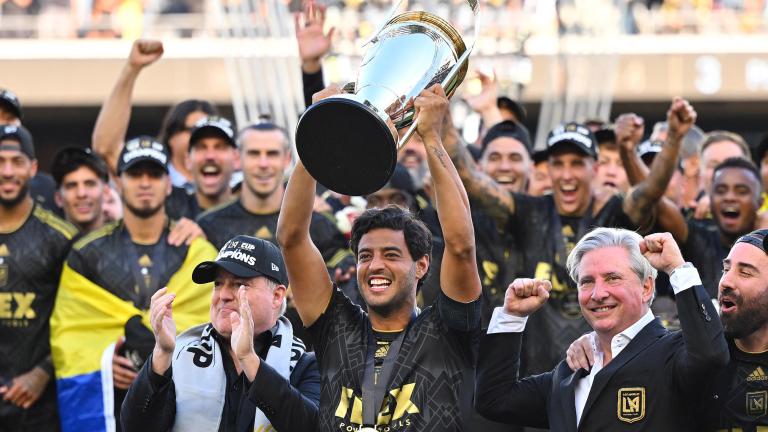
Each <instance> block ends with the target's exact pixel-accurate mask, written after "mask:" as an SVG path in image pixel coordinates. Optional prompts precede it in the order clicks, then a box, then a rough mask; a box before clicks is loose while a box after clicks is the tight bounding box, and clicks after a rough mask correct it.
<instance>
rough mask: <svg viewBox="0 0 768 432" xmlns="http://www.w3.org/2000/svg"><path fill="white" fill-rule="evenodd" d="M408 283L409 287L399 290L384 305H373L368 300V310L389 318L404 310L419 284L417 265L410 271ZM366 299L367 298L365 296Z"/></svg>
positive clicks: (407, 278)
mask: <svg viewBox="0 0 768 432" xmlns="http://www.w3.org/2000/svg"><path fill="white" fill-rule="evenodd" d="M405 281H406V283H408V284H409V285H408V287H407V288H404V289H400V290H398V291H397V292H396V293H395V295H394V296H393V297H392V298H391V299H390V300H389V301H388V302H386V303H384V304H377V305H372V304H370V303H369V302H368V301H367V300H366V303H368V309H369V310H371V311H373V312H375V313H376V315H379V316H381V317H389V316H392V315H393V314H395V313H396V312H398V311H399V310H400V309H402V308H403V305H405V304H407V303H408V302H409V300H410V298H411V293H412V292H413V291H414V287H415V286H416V284H417V283H418V281H417V280H416V265H415V264H414V265H413V266H411V270H410V271H408V276H407V277H406V279H405ZM363 298H365V296H363Z"/></svg>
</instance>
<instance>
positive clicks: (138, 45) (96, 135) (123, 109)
mask: <svg viewBox="0 0 768 432" xmlns="http://www.w3.org/2000/svg"><path fill="white" fill-rule="evenodd" d="M162 55H163V43H162V42H160V41H156V40H146V39H138V40H136V41H135V42H134V43H133V46H132V47H131V53H130V55H129V56H128V62H127V63H126V64H125V66H124V67H123V69H122V71H120V76H119V77H118V78H117V82H116V83H115V87H114V88H112V92H111V93H110V94H109V97H107V100H105V101H104V105H102V106H101V111H99V117H98V118H97V119H96V125H95V126H94V128H93V136H92V138H91V139H92V142H93V150H94V151H95V152H96V153H97V154H98V155H99V156H101V157H102V158H104V160H105V161H106V163H107V166H108V167H109V169H110V171H111V172H112V174H115V173H116V169H117V158H118V157H119V155H120V149H122V147H123V141H124V140H125V133H126V131H127V130H128V122H129V121H130V119H131V98H132V95H133V87H134V85H135V84H136V78H137V77H138V76H139V73H140V72H141V70H142V69H144V67H146V66H149V65H150V64H152V63H154V62H155V61H157V59H159V58H160V57H161V56H162Z"/></svg>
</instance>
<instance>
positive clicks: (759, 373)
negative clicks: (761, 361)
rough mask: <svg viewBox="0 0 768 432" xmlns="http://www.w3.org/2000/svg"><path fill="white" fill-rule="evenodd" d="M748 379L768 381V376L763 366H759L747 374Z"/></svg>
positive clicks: (750, 380) (749, 380)
mask: <svg viewBox="0 0 768 432" xmlns="http://www.w3.org/2000/svg"><path fill="white" fill-rule="evenodd" d="M747 381H748V382H753V381H768V376H766V375H765V372H764V371H763V368H762V367H760V366H758V367H757V369H755V370H753V371H752V373H751V374H749V376H747Z"/></svg>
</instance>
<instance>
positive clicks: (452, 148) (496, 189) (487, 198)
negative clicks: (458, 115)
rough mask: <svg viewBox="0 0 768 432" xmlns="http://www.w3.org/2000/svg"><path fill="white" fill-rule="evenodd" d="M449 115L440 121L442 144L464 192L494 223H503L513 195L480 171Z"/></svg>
mask: <svg viewBox="0 0 768 432" xmlns="http://www.w3.org/2000/svg"><path fill="white" fill-rule="evenodd" d="M450 117H451V116H450V115H447V116H445V118H444V120H443V132H442V141H443V147H444V148H445V150H446V151H447V152H448V155H449V156H450V157H451V160H452V161H453V164H454V166H455V167H456V171H457V172H458V174H459V178H461V181H462V183H464V187H465V188H466V191H467V194H468V195H469V196H470V197H471V198H472V200H473V203H477V205H479V206H480V208H482V209H483V211H485V213H486V214H488V215H489V216H491V217H492V218H493V219H494V220H495V221H496V224H497V226H499V227H503V226H506V224H507V220H508V219H509V216H510V215H513V214H514V213H515V198H514V196H513V195H512V193H510V192H509V191H508V190H506V189H504V188H503V187H501V185H499V184H498V183H496V181H494V180H493V179H492V178H491V177H490V176H488V175H487V174H485V173H484V172H482V171H481V170H480V168H479V167H478V166H477V164H476V163H475V161H474V159H472V155H470V154H469V151H468V150H467V148H466V147H465V146H464V144H463V143H462V142H461V138H460V137H459V132H458V131H457V130H456V128H455V127H453V122H452V121H451V119H450Z"/></svg>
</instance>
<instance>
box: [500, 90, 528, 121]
mask: <svg viewBox="0 0 768 432" xmlns="http://www.w3.org/2000/svg"><path fill="white" fill-rule="evenodd" d="M496 106H497V107H498V108H499V109H505V110H508V111H509V112H511V113H512V114H514V115H515V118H516V119H517V121H519V122H520V123H525V122H526V120H528V113H527V112H526V111H525V107H524V106H522V105H521V104H520V103H519V102H516V101H513V100H512V99H510V98H509V97H507V96H499V97H498V98H496Z"/></svg>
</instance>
